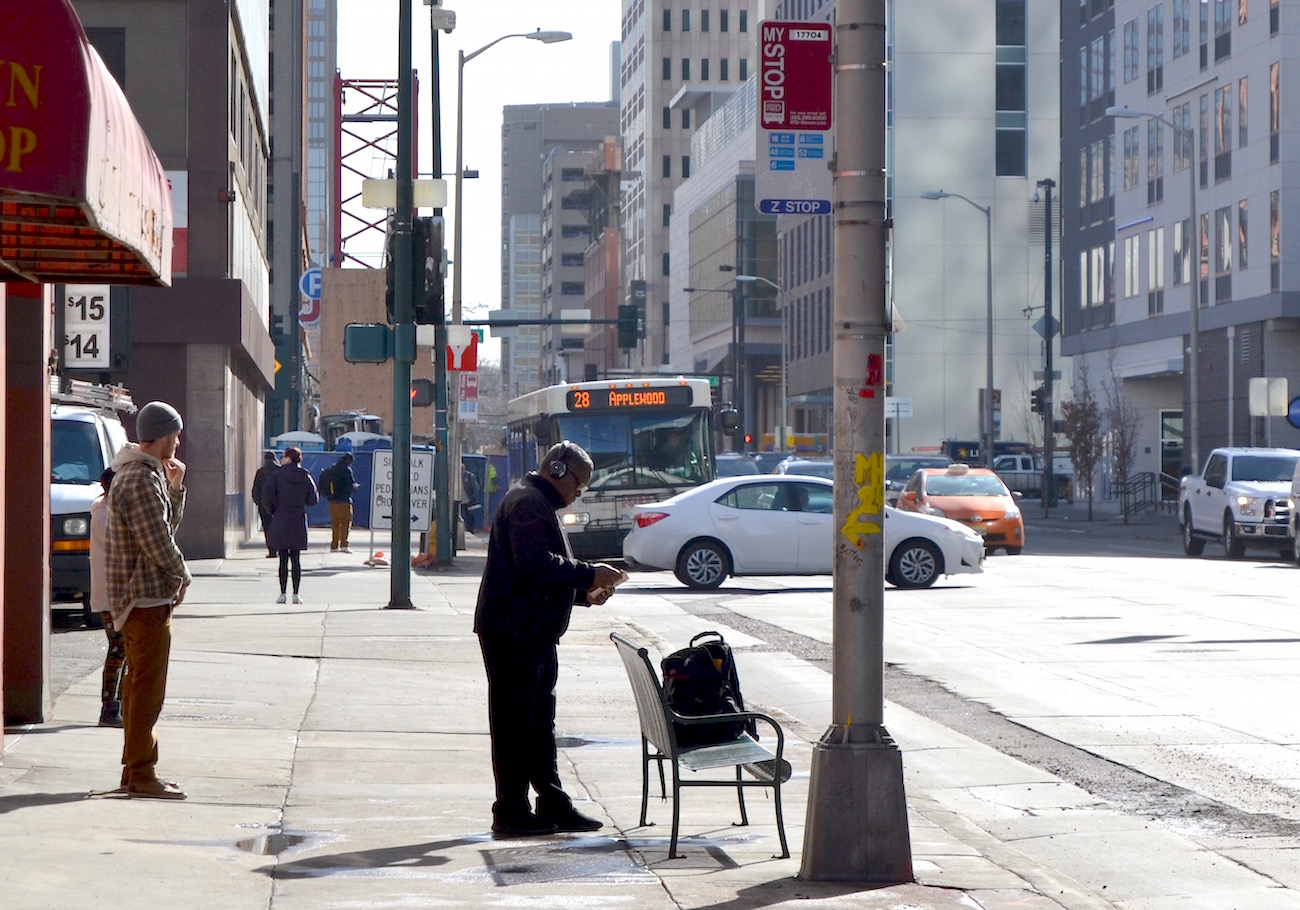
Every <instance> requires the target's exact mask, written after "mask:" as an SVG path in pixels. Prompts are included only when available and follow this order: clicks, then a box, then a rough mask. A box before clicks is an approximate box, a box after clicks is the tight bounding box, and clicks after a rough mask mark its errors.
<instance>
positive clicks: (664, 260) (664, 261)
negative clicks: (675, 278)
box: [663, 253, 668, 275]
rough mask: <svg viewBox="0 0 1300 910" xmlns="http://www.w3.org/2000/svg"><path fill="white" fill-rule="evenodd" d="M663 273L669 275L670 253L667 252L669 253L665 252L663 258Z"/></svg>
mask: <svg viewBox="0 0 1300 910" xmlns="http://www.w3.org/2000/svg"><path fill="white" fill-rule="evenodd" d="M663 274H664V275H667V274H668V254H667V253H664V258H663Z"/></svg>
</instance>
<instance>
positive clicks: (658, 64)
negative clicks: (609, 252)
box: [620, 0, 769, 370]
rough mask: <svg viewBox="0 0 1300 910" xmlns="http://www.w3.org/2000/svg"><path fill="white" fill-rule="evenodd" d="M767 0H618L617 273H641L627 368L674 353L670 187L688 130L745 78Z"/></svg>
mask: <svg viewBox="0 0 1300 910" xmlns="http://www.w3.org/2000/svg"><path fill="white" fill-rule="evenodd" d="M768 6H769V4H767V3H764V2H761V0H737V2H732V3H729V4H727V5H715V4H712V3H704V2H698V0H697V2H689V0H688V2H685V3H681V2H677V3H674V2H670V0H623V36H622V37H623V67H622V74H621V77H620V89H621V93H622V110H621V116H620V120H621V128H622V135H623V148H624V154H625V159H626V160H625V167H626V171H625V174H626V176H627V177H628V178H629V179H628V186H627V192H626V193H625V197H624V208H623V214H624V226H625V230H626V235H627V237H626V247H625V249H626V258H625V261H624V277H625V280H626V281H627V282H628V283H629V285H630V284H631V282H633V281H637V282H645V284H644V288H645V303H644V314H643V315H644V320H645V338H644V340H643V341H642V342H641V346H640V348H639V349H638V350H637V351H636V352H634V355H633V358H632V365H633V368H636V367H640V368H642V369H647V370H649V369H656V370H657V369H661V368H663V367H665V366H666V365H667V364H668V363H669V361H670V359H671V358H672V357H673V356H674V352H672V351H671V350H670V349H669V344H668V334H667V333H666V331H665V324H664V315H665V313H667V312H668V306H667V305H668V303H669V299H670V296H671V287H670V284H669V282H670V272H671V268H672V265H671V258H670V256H669V250H668V225H669V223H670V222H671V214H672V213H671V208H672V201H673V191H674V190H676V188H677V187H678V186H679V185H680V184H681V183H682V182H683V181H685V180H687V179H689V178H690V176H691V136H692V133H693V132H694V130H695V128H696V127H697V126H698V125H699V122H700V120H701V118H707V117H708V116H709V115H710V114H711V113H712V111H713V110H714V109H715V108H717V107H718V106H720V105H721V104H723V103H725V101H726V99H727V98H729V97H730V96H731V95H732V94H734V93H735V91H736V90H737V89H738V88H739V86H740V85H741V84H742V83H744V82H745V80H746V79H748V78H749V72H750V67H751V65H752V60H753V59H754V54H755V47H756V43H755V42H756V35H757V23H758V20H759V19H760V18H761V17H762V13H761V11H762V10H765V9H767V8H768ZM627 293H628V294H629V295H630V288H629V290H628V292H627ZM628 302H629V303H631V302H632V301H631V298H630V296H629V298H628Z"/></svg>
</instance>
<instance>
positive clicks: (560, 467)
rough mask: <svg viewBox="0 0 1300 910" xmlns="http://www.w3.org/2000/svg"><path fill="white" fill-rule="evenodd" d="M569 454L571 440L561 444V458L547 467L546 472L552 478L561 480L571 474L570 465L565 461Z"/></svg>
mask: <svg viewBox="0 0 1300 910" xmlns="http://www.w3.org/2000/svg"><path fill="white" fill-rule="evenodd" d="M568 454H569V440H567V439H566V440H564V441H563V442H561V443H560V456H559V457H558V458H556V459H555V460H554V461H552V462H551V463H550V464H549V465H547V466H546V470H547V471H548V472H549V473H550V475H551V476H552V477H554V478H555V479H556V480H559V479H560V478H561V477H563V476H564V475H566V474H568V473H569V464H568V462H566V461H565V460H564V459H565V457H566V456H567V455H568Z"/></svg>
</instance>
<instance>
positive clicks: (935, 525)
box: [623, 474, 984, 588]
mask: <svg viewBox="0 0 1300 910" xmlns="http://www.w3.org/2000/svg"><path fill="white" fill-rule="evenodd" d="M833 503H834V500H833V496H832V484H831V482H830V481H829V480H824V479H822V478H820V477H807V476H800V475H797V474H760V475H757V476H753V475H750V476H741V477H726V478H722V479H720V480H714V481H712V482H710V483H706V484H703V485H701V486H698V487H694V488H692V489H690V490H687V491H685V492H682V493H678V494H677V495H676V496H674V497H672V498H671V499H666V500H664V501H663V502H654V503H648V504H646V505H639V506H633V508H632V530H631V532H630V533H629V534H628V535H627V538H626V539H624V541H623V558H624V559H625V560H626V561H627V563H628V564H629V565H630V566H632V567H633V568H642V569H671V570H672V571H673V572H674V573H675V574H676V575H677V578H678V580H680V581H681V582H682V583H683V584H685V585H687V586H688V587H692V588H716V587H717V586H718V585H720V584H722V582H723V580H724V579H726V577H727V576H728V575H827V574H830V572H831V571H832V568H833V563H834V547H833V541H834V539H835V528H834V516H833V514H832V512H833V511H834V509H833ZM885 558H886V571H885V578H886V579H887V580H888V581H889V582H890V584H893V585H895V586H897V587H900V588H925V587H929V586H930V585H932V584H934V582H935V580H936V579H938V577H939V576H940V575H955V574H958V573H962V572H982V571H983V563H984V541H983V540H982V539H981V538H980V536H979V535H978V534H976V533H975V532H974V531H972V530H971V529H970V528H968V527H966V526H965V525H963V524H960V523H959V522H956V521H950V520H949V519H946V518H937V517H934V516H930V515H922V514H919V513H908V512H898V511H895V510H894V509H892V508H888V507H886V508H885Z"/></svg>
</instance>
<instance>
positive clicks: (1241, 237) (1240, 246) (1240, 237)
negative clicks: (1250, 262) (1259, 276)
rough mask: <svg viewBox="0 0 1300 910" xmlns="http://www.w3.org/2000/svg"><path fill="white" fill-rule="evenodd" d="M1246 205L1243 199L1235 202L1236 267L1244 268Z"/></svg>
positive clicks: (1242, 269)
mask: <svg viewBox="0 0 1300 910" xmlns="http://www.w3.org/2000/svg"><path fill="white" fill-rule="evenodd" d="M1247 209H1248V205H1247V203H1246V200H1245V199H1243V200H1241V201H1240V202H1238V203H1237V268H1238V270H1240V271H1243V272H1244V271H1245V270H1246V262H1247V260H1246V214H1247Z"/></svg>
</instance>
